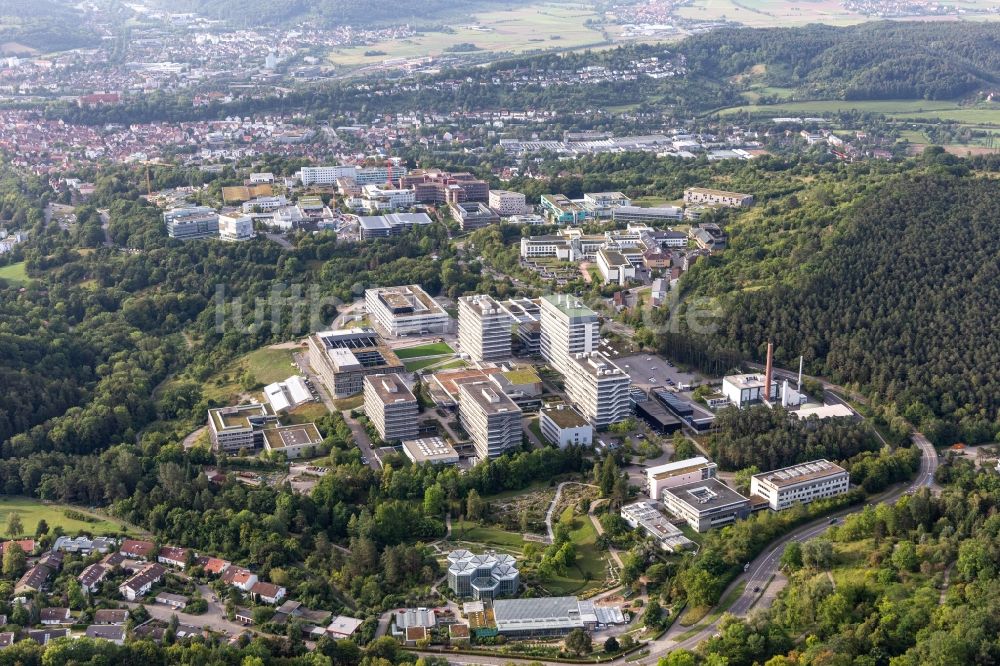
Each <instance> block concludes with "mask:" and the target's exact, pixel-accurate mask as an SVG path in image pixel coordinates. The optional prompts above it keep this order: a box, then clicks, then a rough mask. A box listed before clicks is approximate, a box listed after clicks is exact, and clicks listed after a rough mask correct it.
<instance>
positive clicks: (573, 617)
mask: <svg viewBox="0 0 1000 666" xmlns="http://www.w3.org/2000/svg"><path fill="white" fill-rule="evenodd" d="M581 606H582V607H583V608H581ZM588 611H589V612H588ZM493 618H494V621H495V622H496V626H497V632H498V633H500V634H502V635H504V636H508V637H511V638H528V637H531V636H560V635H563V634H568V633H569V632H571V631H573V630H574V629H586V628H588V626H589V627H590V628H594V627H595V626H596V625H597V617H596V615H595V614H594V613H593V604H592V603H591V602H586V601H580V600H579V599H577V598H576V597H536V598H530V599H499V600H497V601H494V602H493Z"/></svg>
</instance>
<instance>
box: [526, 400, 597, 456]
mask: <svg viewBox="0 0 1000 666" xmlns="http://www.w3.org/2000/svg"><path fill="white" fill-rule="evenodd" d="M538 425H539V428H540V429H541V431H542V434H543V435H545V437H546V438H547V439H548V440H549V441H550V442H552V443H553V444H555V445H557V446H558V447H559V448H560V449H565V448H566V447H568V446H590V445H592V444H593V443H594V427H593V426H592V425H590V423H589V422H588V421H587V419H585V418H583V416H582V415H581V414H580V413H579V412H578V411H576V410H575V409H573V408H572V407H570V406H569V405H552V406H548V407H543V408H542V409H541V410H540V411H539V412H538Z"/></svg>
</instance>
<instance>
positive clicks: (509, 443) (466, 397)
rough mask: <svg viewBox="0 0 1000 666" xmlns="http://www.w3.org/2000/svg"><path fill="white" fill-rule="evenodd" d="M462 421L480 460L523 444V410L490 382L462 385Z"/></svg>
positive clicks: (460, 404) (459, 408)
mask: <svg viewBox="0 0 1000 666" xmlns="http://www.w3.org/2000/svg"><path fill="white" fill-rule="evenodd" d="M458 418H459V421H460V422H461V424H462V427H463V428H464V429H465V432H467V433H468V434H469V437H470V438H471V439H472V444H473V446H474V447H475V449H476V455H477V456H478V457H479V459H480V460H485V459H486V458H497V457H499V456H501V455H503V453H504V452H506V451H508V450H510V449H513V448H515V447H516V446H518V445H519V444H520V443H521V408H520V407H518V406H517V404H516V403H515V402H514V401H513V400H511V399H510V398H509V397H507V396H506V395H504V393H503V391H501V390H500V389H499V388H498V387H497V385H496V384H494V383H493V382H491V381H489V380H486V379H484V380H479V381H471V382H467V383H463V384H459V385H458Z"/></svg>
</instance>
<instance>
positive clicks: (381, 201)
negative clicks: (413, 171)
mask: <svg viewBox="0 0 1000 666" xmlns="http://www.w3.org/2000/svg"><path fill="white" fill-rule="evenodd" d="M361 197H362V205H364V207H365V210H367V211H370V212H377V211H383V210H388V211H393V210H399V209H400V208H409V207H411V206H412V205H413V204H415V203H416V202H417V200H416V198H415V196H414V192H413V190H409V189H399V188H397V187H392V186H386V185H377V184H375V183H369V184H368V185H365V186H364V187H362V188H361Z"/></svg>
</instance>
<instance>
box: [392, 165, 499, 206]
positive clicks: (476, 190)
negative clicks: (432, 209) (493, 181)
mask: <svg viewBox="0 0 1000 666" xmlns="http://www.w3.org/2000/svg"><path fill="white" fill-rule="evenodd" d="M398 183H399V186H400V187H411V188H413V191H414V194H415V196H416V199H417V201H418V202H419V203H430V204H452V203H462V202H465V201H476V202H479V203H487V202H488V201H489V198H490V186H489V183H487V182H486V181H483V180H480V179H478V178H476V177H475V176H473V175H472V174H471V173H448V172H447V171H441V170H439V169H417V170H415V171H412V172H410V173H409V174H407V175H406V176H404V177H402V178H399V179H398Z"/></svg>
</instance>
